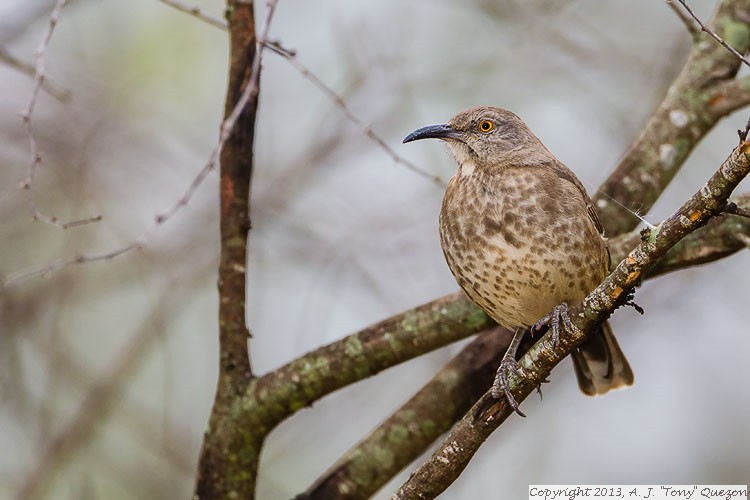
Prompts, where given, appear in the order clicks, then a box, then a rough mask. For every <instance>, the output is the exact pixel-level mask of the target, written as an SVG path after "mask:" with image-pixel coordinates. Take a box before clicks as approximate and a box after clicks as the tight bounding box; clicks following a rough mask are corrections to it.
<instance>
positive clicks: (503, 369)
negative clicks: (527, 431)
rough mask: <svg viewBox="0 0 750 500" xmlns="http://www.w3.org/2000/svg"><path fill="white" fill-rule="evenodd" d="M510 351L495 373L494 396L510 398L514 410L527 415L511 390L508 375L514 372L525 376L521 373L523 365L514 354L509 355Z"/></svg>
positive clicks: (509, 402)
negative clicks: (519, 363)
mask: <svg viewBox="0 0 750 500" xmlns="http://www.w3.org/2000/svg"><path fill="white" fill-rule="evenodd" d="M508 354H509V353H507V352H506V353H505V356H503V359H502V361H500V367H499V368H498V369H497V373H496V374H495V381H494V382H493V383H492V389H491V391H492V397H494V398H495V399H498V400H500V399H502V398H503V397H505V398H506V399H507V400H508V404H509V405H510V406H511V408H513V411H515V412H516V413H518V414H519V415H521V416H522V417H525V416H526V415H524V413H523V412H522V411H521V409H520V408H519V406H518V402H517V401H516V398H514V397H513V393H512V392H511V391H510V385H509V384H508V375H509V374H511V373H512V374H513V375H516V376H519V377H520V376H523V375H522V373H521V367H520V366H519V365H518V361H516V359H515V357H514V356H512V355H511V356H509V355H508Z"/></svg>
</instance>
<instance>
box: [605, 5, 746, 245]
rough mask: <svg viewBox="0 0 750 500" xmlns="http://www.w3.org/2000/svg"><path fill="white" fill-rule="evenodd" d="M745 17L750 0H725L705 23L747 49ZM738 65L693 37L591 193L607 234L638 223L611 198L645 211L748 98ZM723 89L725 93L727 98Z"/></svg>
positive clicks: (710, 43)
mask: <svg viewBox="0 0 750 500" xmlns="http://www.w3.org/2000/svg"><path fill="white" fill-rule="evenodd" d="M748 19H750V3H748V2H747V1H746V0H723V1H722V2H721V3H720V4H719V7H718V9H717V10H716V13H715V14H714V16H713V18H712V19H711V21H710V22H709V24H708V26H709V28H710V29H711V30H712V31H714V32H716V33H718V34H719V35H720V36H721V37H722V38H723V39H724V40H726V41H727V43H729V44H730V45H731V46H732V47H734V48H735V49H737V50H738V51H739V52H741V53H745V52H747V50H748V48H749V47H750V26H748V24H747V20H748ZM739 66H740V61H739V59H737V58H736V57H735V56H734V55H733V54H732V53H730V52H728V51H727V50H726V49H724V47H722V46H721V45H719V44H717V43H715V42H714V41H713V40H711V39H710V38H709V35H707V34H705V33H701V34H699V35H698V36H695V37H694V40H693V48H692V50H691V52H690V55H689V57H688V60H687V62H686V63H685V65H684V66H683V68H682V70H681V72H680V74H679V75H678V76H677V78H676V79H675V81H674V83H673V84H672V85H671V86H670V88H669V90H668V91H667V95H666V96H665V98H664V100H663V101H662V103H661V104H660V105H659V107H658V108H657V109H656V111H654V114H653V115H652V116H651V118H650V119H649V120H648V122H647V123H646V125H645V127H644V128H643V130H642V131H641V134H640V135H639V136H638V138H637V139H636V140H635V142H633V144H632V145H631V146H630V148H629V149H628V151H627V153H626V154H625V156H624V157H623V158H622V160H620V163H619V165H618V166H617V168H616V169H615V170H614V172H612V174H611V175H610V176H609V178H608V179H607V180H606V181H605V183H604V184H603V185H602V187H601V188H600V191H599V192H598V193H597V194H596V195H595V196H594V202H595V203H596V206H597V207H598V209H599V213H600V215H601V217H602V222H603V224H604V227H605V229H606V233H607V234H608V235H617V234H621V233H624V232H626V231H629V230H631V229H633V228H634V227H635V226H636V225H637V223H638V220H637V218H636V217H634V216H632V215H629V214H627V213H624V212H623V210H622V208H621V207H620V206H619V205H618V203H614V202H612V199H614V200H617V202H619V203H624V204H627V205H628V206H629V208H632V209H635V210H637V211H639V212H640V213H646V212H647V211H648V210H649V209H650V208H651V207H652V206H653V204H654V203H655V202H656V200H657V198H658V197H659V195H660V194H661V192H662V191H663V190H664V189H665V188H666V187H667V185H668V184H669V182H670V181H671V180H672V178H673V177H674V175H675V174H676V173H677V172H678V170H679V169H680V167H681V166H682V164H683V163H684V162H685V159H687V157H688V155H689V154H690V152H691V151H692V150H693V148H694V147H695V146H696V145H697V144H698V142H699V141H700V140H701V139H702V138H703V137H704V136H705V135H706V133H707V132H708V131H709V130H711V128H712V127H713V126H714V125H715V124H716V122H717V121H718V120H719V119H720V118H722V117H724V116H726V114H727V113H729V112H731V111H734V110H735V109H737V108H738V107H740V106H743V105H744V104H745V103H747V101H748V99H750V97H749V96H748V95H747V93H748V90H747V87H748V82H747V81H744V79H741V80H742V82H741V84H737V85H731V82H733V81H734V78H735V75H736V74H737V71H738V69H739ZM722 91H723V92H726V93H727V95H726V97H725V98H724V99H725V100H722V97H721V96H722ZM740 91H741V92H740Z"/></svg>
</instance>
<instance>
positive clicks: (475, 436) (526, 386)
mask: <svg viewBox="0 0 750 500" xmlns="http://www.w3.org/2000/svg"><path fill="white" fill-rule="evenodd" d="M749 154H750V143H748V142H743V143H741V144H740V145H739V146H738V147H737V148H735V149H734V150H733V151H732V153H731V154H730V156H729V157H728V158H727V160H725V161H724V163H723V164H722V165H721V167H720V168H719V169H718V170H717V171H716V173H714V175H713V176H712V177H711V178H710V179H709V181H708V182H707V183H706V185H705V186H704V187H703V188H701V190H700V191H698V192H697V193H695V194H694V195H693V196H692V197H691V198H690V199H689V200H688V201H687V202H686V203H685V204H684V205H683V206H682V207H681V208H680V209H679V210H678V211H677V212H675V214H674V215H672V216H671V217H669V218H668V219H666V220H665V221H663V222H662V223H661V224H659V225H658V226H657V227H656V228H654V229H653V230H651V231H649V232H648V233H647V234H644V238H643V241H642V242H641V243H640V244H639V245H638V246H637V247H636V248H635V249H634V250H633V251H631V252H630V253H629V254H628V256H627V257H626V258H625V259H623V260H622V261H621V262H620V263H619V264H618V266H617V267H616V268H615V270H614V271H613V272H612V273H611V274H610V275H609V276H608V277H607V278H606V279H605V280H604V281H603V282H602V283H601V284H600V285H599V286H598V287H597V288H596V289H595V290H594V291H592V292H591V293H590V294H589V295H588V296H587V297H586V298H585V299H584V300H583V303H582V304H581V305H579V306H577V307H576V308H574V309H573V310H572V311H571V320H572V321H573V323H574V325H575V326H576V327H577V329H578V331H572V332H568V334H567V335H563V336H562V338H561V339H560V342H559V343H558V345H556V346H554V345H553V343H552V333H551V332H548V333H547V334H546V335H544V337H542V339H540V340H539V342H537V343H536V344H534V346H532V348H531V349H530V350H529V351H528V352H527V353H526V354H525V355H524V356H523V358H521V360H520V361H519V365H520V367H521V370H522V374H523V376H516V375H513V374H512V375H511V376H510V377H509V378H510V387H511V391H512V393H513V396H514V397H515V398H516V400H517V401H523V400H524V399H525V398H526V397H527V396H528V395H529V394H530V393H531V392H532V391H533V390H534V388H535V387H538V386H539V385H540V384H541V383H542V382H543V381H544V380H545V379H546V377H547V376H548V375H549V373H550V372H551V371H552V368H553V367H554V366H556V365H557V364H558V363H560V361H562V360H563V359H564V358H565V357H566V356H567V355H568V354H569V353H570V352H571V351H572V350H573V349H574V348H575V347H576V346H578V345H580V343H581V342H583V340H584V339H585V336H586V333H587V332H590V331H592V330H593V329H594V328H595V327H596V326H597V325H599V324H600V323H601V322H602V321H604V320H606V319H607V317H608V316H609V315H611V314H612V312H613V311H614V310H615V309H616V308H617V307H618V306H619V305H622V302H623V300H624V299H627V297H628V296H629V293H630V292H632V291H633V290H634V287H635V286H636V284H638V283H639V282H640V280H641V278H642V276H643V275H645V274H646V273H647V272H648V271H649V270H650V269H652V268H653V267H654V266H655V265H656V263H658V261H659V260H661V259H662V258H663V257H664V256H665V255H666V254H667V252H668V251H669V250H670V249H671V248H672V247H674V246H675V244H676V243H677V242H679V241H680V240H681V239H682V238H683V237H685V236H686V235H688V234H690V233H691V232H693V231H695V230H696V229H698V228H699V227H701V226H702V225H704V224H705V223H706V222H707V221H708V220H709V219H710V218H711V217H713V216H714V215H716V214H718V213H720V212H721V210H722V209H723V207H724V206H725V205H726V202H727V199H728V197H729V195H730V194H731V192H732V190H733V189H734V188H735V187H736V186H737V185H738V184H739V183H740V181H741V180H742V179H743V178H744V177H745V176H747V174H748V172H750V157H749V156H748V155H749ZM490 406H492V408H491V410H492V411H489V412H486V413H485V411H484V410H485V409H487V408H489V407H490ZM512 411H513V410H512V408H510V406H509V405H508V404H507V401H506V400H500V401H497V400H494V399H493V397H492V395H491V394H490V392H487V393H485V394H484V395H483V396H482V397H481V398H480V399H479V401H478V402H477V403H476V404H475V405H474V407H473V408H472V410H470V411H469V412H468V413H467V414H466V415H465V416H464V417H463V418H462V419H461V420H460V421H459V422H458V424H456V426H455V427H454V429H453V430H452V431H451V434H450V435H449V436H448V438H447V439H446V440H445V441H444V442H443V444H442V445H441V446H440V447H439V448H438V450H436V451H435V453H434V454H433V455H432V457H431V458H430V459H428V460H427V461H426V462H425V463H424V464H422V465H421V466H420V467H419V468H418V469H417V470H416V471H414V473H413V474H412V475H411V477H410V478H409V480H408V481H407V482H406V483H404V484H403V485H402V486H401V488H400V489H399V490H398V492H397V493H396V494H395V495H394V496H393V498H394V499H399V500H400V499H410V498H434V497H435V496H437V495H439V494H440V493H441V492H442V491H444V490H445V489H446V488H447V487H448V486H450V484H452V483H453V481H455V480H456V478H457V477H458V476H459V475H460V473H461V472H462V471H463V470H464V468H465V467H466V466H467V465H468V463H469V461H470V460H471V458H472V457H473V456H474V453H476V451H477V450H478V449H479V446H481V444H482V443H483V442H484V440H485V439H486V438H487V437H488V436H489V435H490V434H491V433H492V431H494V430H495V429H496V428H497V427H498V426H499V425H500V424H501V423H502V422H504V421H505V420H506V419H507V418H508V416H510V415H511V414H512Z"/></svg>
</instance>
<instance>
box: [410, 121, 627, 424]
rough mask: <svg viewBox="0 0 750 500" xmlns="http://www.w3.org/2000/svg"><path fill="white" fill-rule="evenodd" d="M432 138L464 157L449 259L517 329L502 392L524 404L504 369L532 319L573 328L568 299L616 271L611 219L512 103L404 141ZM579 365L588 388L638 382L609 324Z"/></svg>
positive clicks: (486, 305) (595, 390) (448, 226)
mask: <svg viewBox="0 0 750 500" xmlns="http://www.w3.org/2000/svg"><path fill="white" fill-rule="evenodd" d="M427 138H436V139H442V140H444V141H445V142H447V143H448V146H449V147H450V150H451V152H452V153H453V156H454V157H455V158H456V162H457V163H458V172H456V174H455V175H454V176H453V178H452V179H451V180H450V182H449V183H448V188H447V189H446V191H445V197H444V198H443V205H442V209H441V210H440V241H441V243H442V247H443V253H444V254H445V259H446V260H447V261H448V267H450V270H451V272H452V273H453V275H454V276H455V277H456V280H457V281H458V284H459V285H461V288H462V289H463V290H464V292H466V295H468V296H469V298H470V299H471V300H472V301H474V302H475V303H476V304H477V305H478V306H479V307H481V308H482V309H483V310H484V311H485V312H486V313H487V314H488V315H489V316H490V317H492V319H494V320H495V321H497V322H498V323H499V324H500V325H502V326H504V327H505V328H508V329H511V330H513V329H515V330H516V335H515V336H514V339H513V342H512V343H511V347H510V348H509V349H508V353H506V355H505V356H504V358H503V362H502V363H501V367H500V369H499V370H498V377H497V378H496V380H495V384H494V385H493V393H494V394H495V396H496V397H500V396H501V395H502V393H503V391H504V392H505V393H506V395H507V396H508V399H509V400H510V403H511V405H513V407H514V408H515V409H516V411H518V412H519V413H520V411H519V410H518V406H517V404H516V402H515V401H514V400H513V398H512V396H511V395H510V393H509V392H508V390H507V383H506V378H505V375H506V374H505V372H506V371H507V370H509V369H513V370H516V369H517V367H516V365H515V351H516V349H517V348H518V344H519V343H520V340H521V338H522V336H523V333H524V332H525V331H527V330H528V329H529V328H530V327H531V326H532V325H536V326H541V325H542V324H545V323H549V325H550V327H552V329H553V333H554V334H555V336H556V338H559V324H560V322H561V321H562V323H563V325H564V326H566V327H567V328H572V325H571V323H570V319H569V317H568V314H567V304H568V303H578V302H580V301H581V300H583V298H584V297H585V296H586V295H587V294H588V293H589V292H590V291H591V290H593V289H594V288H595V287H596V286H597V285H598V284H599V282H600V281H601V280H602V279H603V278H604V277H605V276H606V275H607V273H608V269H609V250H608V248H607V241H606V239H605V238H604V236H603V235H602V226H601V224H600V223H599V218H598V216H597V214H596V209H595V208H594V206H593V205H592V204H591V200H590V199H589V197H588V195H587V194H586V190H585V189H584V188H583V185H582V184H581V182H580V181H579V180H578V178H577V177H576V176H575V175H574V174H573V172H571V171H570V170H569V169H568V168H567V167H566V166H565V165H563V164H562V163H560V161H559V160H558V159H557V158H555V157H554V156H553V155H552V153H550V152H549V151H548V150H547V148H546V147H544V145H543V144H542V142H541V141H540V140H539V138H537V136H535V135H534V134H533V132H531V130H530V129H529V127H527V126H526V124H525V123H524V122H523V120H521V119H520V118H519V117H518V116H516V115H515V114H513V113H511V112H510V111H508V110H505V109H501V108H494V107H478V108H472V109H469V110H467V111H464V112H462V113H459V114H458V115H456V116H455V117H454V118H453V119H452V120H451V121H450V122H448V123H447V124H445V125H432V126H429V127H424V128H421V129H419V130H416V131H414V132H412V133H411V134H409V135H408V136H407V137H406V139H404V142H410V141H415V140H418V139H427ZM573 364H574V366H575V373H576V377H577V379H578V385H579V386H580V388H581V391H583V393H584V394H588V395H594V394H604V393H605V392H607V391H609V390H610V389H614V388H617V387H621V386H624V385H630V384H632V383H633V373H632V371H631V370H630V366H629V365H628V362H627V360H626V359H625V356H624V355H623V353H622V351H621V350H620V347H619V346H618V344H617V340H616V339H615V337H614V335H613V333H612V329H611V328H610V327H609V324H607V323H604V324H603V325H602V327H601V329H600V330H599V331H598V332H595V333H593V334H591V335H590V336H589V338H588V339H587V340H586V341H585V342H584V343H583V344H582V345H581V346H580V347H579V348H578V349H576V350H575V351H573Z"/></svg>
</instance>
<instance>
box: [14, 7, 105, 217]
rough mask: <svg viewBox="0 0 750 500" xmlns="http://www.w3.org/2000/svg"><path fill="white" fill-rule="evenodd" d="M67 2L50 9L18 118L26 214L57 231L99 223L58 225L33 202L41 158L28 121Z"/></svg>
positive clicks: (30, 123)
mask: <svg viewBox="0 0 750 500" xmlns="http://www.w3.org/2000/svg"><path fill="white" fill-rule="evenodd" d="M67 3H68V0H57V2H56V3H55V8H54V9H52V13H51V14H50V16H49V23H48V25H47V31H46V32H45V33H44V36H43V37H42V41H41V43H40V44H39V48H38V49H37V59H36V70H35V72H34V87H33V89H32V91H31V98H30V99H29V103H28V104H27V106H26V109H25V110H24V111H23V112H22V113H21V119H22V120H23V123H24V125H25V126H26V133H27V134H28V136H29V153H30V160H29V166H28V169H27V173H26V179H25V180H24V181H23V182H22V183H21V188H23V189H24V190H25V191H26V202H27V204H28V207H29V212H30V213H31V216H32V217H33V219H34V220H38V221H42V222H44V223H46V224H49V225H51V226H55V227H59V228H60V229H68V228H71V227H75V226H82V225H85V224H90V223H92V222H98V221H100V220H102V216H101V215H94V216H92V217H86V218H83V219H78V220H74V221H70V222H60V220H59V219H58V218H57V217H55V216H50V215H46V214H43V213H42V212H41V211H40V210H39V209H38V208H37V206H36V202H35V201H34V191H33V183H34V176H35V175H36V170H37V168H38V167H39V164H40V163H41V162H42V156H41V154H40V152H39V146H38V144H37V142H36V137H35V136H34V126H33V124H32V122H31V115H32V113H33V112H34V108H35V107H36V101H37V98H38V97H39V92H40V91H41V89H42V85H43V84H44V80H45V63H46V54H47V47H49V42H50V39H51V38H52V33H53V32H54V31H55V27H56V26H57V22H58V21H59V19H60V13H61V12H62V10H63V8H64V7H65V5H66V4H67Z"/></svg>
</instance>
